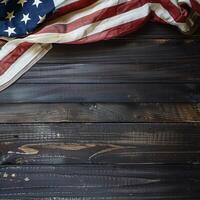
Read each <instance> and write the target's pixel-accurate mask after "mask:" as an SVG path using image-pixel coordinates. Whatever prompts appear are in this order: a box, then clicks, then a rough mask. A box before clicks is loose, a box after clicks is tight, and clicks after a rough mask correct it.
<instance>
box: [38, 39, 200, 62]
mask: <svg viewBox="0 0 200 200" xmlns="http://www.w3.org/2000/svg"><path fill="white" fill-rule="evenodd" d="M199 51H200V40H194V39H185V40H184V39H147V40H144V39H141V40H139V39H137V40H136V39H135V40H134V39H124V40H123V39H119V40H110V41H103V42H99V43H93V44H86V45H55V46H54V48H53V50H52V51H50V52H49V53H48V54H47V55H46V56H45V57H44V58H43V59H42V60H40V62H39V63H57V64H60V63H65V64H66V63H71V64H72V63H73V64H74V63H76V64H84V63H92V64H94V63H98V64H102V63H103V64H105V63H106V64H117V63H127V64H130V63H131V64H133V63H135V64H144V63H152V64H163V63H165V64H166V63H176V64H177V65H178V64H179V65H180V64H183V63H188V64H189V63H196V64H197V63H199Z"/></svg>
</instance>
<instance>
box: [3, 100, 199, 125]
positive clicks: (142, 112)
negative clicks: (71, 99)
mask: <svg viewBox="0 0 200 200" xmlns="http://www.w3.org/2000/svg"><path fill="white" fill-rule="evenodd" d="M32 122H41V123H42V122H44V123H47V122H52V123H53V122H200V104H199V103H196V104H195V103H193V104H190V103H173V104H169V103H156V104H154V103H124V104H122V103H121V104H117V103H114V104H113V103H86V104H83V103H80V104H79V103H78V104H75V103H52V104H48V103H47V104H1V105H0V123H32Z"/></svg>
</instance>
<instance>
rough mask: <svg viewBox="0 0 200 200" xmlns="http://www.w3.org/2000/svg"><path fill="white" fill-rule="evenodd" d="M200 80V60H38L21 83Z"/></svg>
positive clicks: (181, 81) (176, 81)
mask: <svg viewBox="0 0 200 200" xmlns="http://www.w3.org/2000/svg"><path fill="white" fill-rule="evenodd" d="M199 81H200V71H199V63H192V62H191V63H183V64H181V65H179V64H177V63H172V64H162V65H160V64H95V63H94V64H36V65H35V66H34V67H33V68H32V69H31V70H30V71H28V73H26V74H25V75H24V76H23V77H22V78H20V79H19V81H18V83H26V84H29V83H52V84H55V83H104V84H105V83H121V84H122V83H172V82H173V83H190V82H199Z"/></svg>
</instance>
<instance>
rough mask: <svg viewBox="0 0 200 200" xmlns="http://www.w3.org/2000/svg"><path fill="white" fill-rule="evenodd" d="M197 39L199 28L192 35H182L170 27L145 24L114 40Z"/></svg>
mask: <svg viewBox="0 0 200 200" xmlns="http://www.w3.org/2000/svg"><path fill="white" fill-rule="evenodd" d="M129 38H132V39H153V38H154V39H158V38H160V39H180V38H181V39H188V38H190V39H199V38H200V28H198V29H197V30H196V32H195V33H193V35H184V34H182V33H180V31H179V30H178V29H177V28H176V27H173V26H171V25H167V24H157V23H147V24H146V25H144V26H143V27H142V28H141V29H139V30H138V31H136V32H134V33H131V34H128V35H125V36H123V37H118V38H114V40H119V39H122V40H126V39H129Z"/></svg>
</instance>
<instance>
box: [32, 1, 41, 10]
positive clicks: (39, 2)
mask: <svg viewBox="0 0 200 200" xmlns="http://www.w3.org/2000/svg"><path fill="white" fill-rule="evenodd" d="M41 3H42V1H40V0H34V3H33V4H32V5H33V6H34V5H35V6H36V7H37V8H38V6H39V4H41Z"/></svg>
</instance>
